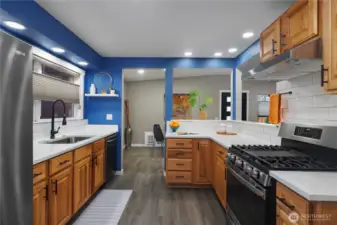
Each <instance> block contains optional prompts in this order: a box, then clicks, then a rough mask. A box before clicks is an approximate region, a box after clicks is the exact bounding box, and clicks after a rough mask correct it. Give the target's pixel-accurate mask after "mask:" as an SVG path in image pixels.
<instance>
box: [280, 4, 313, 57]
mask: <svg viewBox="0 0 337 225" xmlns="http://www.w3.org/2000/svg"><path fill="white" fill-rule="evenodd" d="M317 35H318V0H297V1H296V3H294V4H293V5H292V6H291V7H290V8H289V9H288V10H287V11H286V12H285V13H284V14H283V15H282V16H281V48H282V51H284V50H288V49H291V48H293V47H295V46H297V45H299V44H301V43H303V42H305V41H307V40H309V39H311V38H313V37H315V36H317Z"/></svg>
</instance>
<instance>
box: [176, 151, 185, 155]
mask: <svg viewBox="0 0 337 225" xmlns="http://www.w3.org/2000/svg"><path fill="white" fill-rule="evenodd" d="M176 155H185V153H184V152H177V153H176Z"/></svg>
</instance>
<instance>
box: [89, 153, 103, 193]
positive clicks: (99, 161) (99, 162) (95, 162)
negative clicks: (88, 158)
mask: <svg viewBox="0 0 337 225" xmlns="http://www.w3.org/2000/svg"><path fill="white" fill-rule="evenodd" d="M104 164H105V157H104V149H102V150H100V151H98V152H95V153H94V157H93V159H92V167H93V187H92V190H93V191H92V193H95V192H96V191H97V190H98V189H99V188H100V187H101V186H102V185H103V184H104V181H105V179H104V168H105V167H104Z"/></svg>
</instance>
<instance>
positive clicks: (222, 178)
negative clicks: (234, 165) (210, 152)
mask: <svg viewBox="0 0 337 225" xmlns="http://www.w3.org/2000/svg"><path fill="white" fill-rule="evenodd" d="M215 174H216V175H215V179H216V181H215V193H216V194H217V196H218V198H219V200H220V202H221V204H222V206H223V207H226V194H227V191H226V188H227V171H226V164H225V163H224V160H223V159H222V158H220V157H219V156H217V159H216V169H215Z"/></svg>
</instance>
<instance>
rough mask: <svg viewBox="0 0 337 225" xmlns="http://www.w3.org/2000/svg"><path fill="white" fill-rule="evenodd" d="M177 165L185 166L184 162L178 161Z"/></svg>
mask: <svg viewBox="0 0 337 225" xmlns="http://www.w3.org/2000/svg"><path fill="white" fill-rule="evenodd" d="M176 165H177V166H184V165H185V164H184V163H176Z"/></svg>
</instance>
